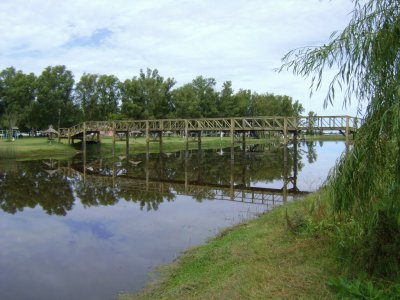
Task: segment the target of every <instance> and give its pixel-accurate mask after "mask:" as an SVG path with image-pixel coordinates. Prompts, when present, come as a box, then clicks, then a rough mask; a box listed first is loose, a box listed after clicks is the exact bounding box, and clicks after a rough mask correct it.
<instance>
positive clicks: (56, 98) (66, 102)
mask: <svg viewBox="0 0 400 300" xmlns="http://www.w3.org/2000/svg"><path fill="white" fill-rule="evenodd" d="M73 86H74V77H73V75H72V72H71V71H69V70H67V69H66V67H65V66H55V67H50V66H49V67H47V68H46V69H45V70H44V71H43V72H42V74H41V75H40V76H39V77H38V79H37V81H36V101H35V102H34V103H33V105H32V110H31V116H32V127H33V128H40V129H43V128H47V127H48V126H49V125H53V126H54V127H58V123H59V122H60V126H61V127H67V126H72V125H73V124H74V123H76V122H77V121H78V118H79V111H78V107H77V105H75V103H74V101H73V97H72V91H73Z"/></svg>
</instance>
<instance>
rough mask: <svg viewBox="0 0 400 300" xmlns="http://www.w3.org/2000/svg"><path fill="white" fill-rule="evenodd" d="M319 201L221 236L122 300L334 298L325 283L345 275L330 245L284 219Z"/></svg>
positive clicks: (294, 205)
mask: <svg viewBox="0 0 400 300" xmlns="http://www.w3.org/2000/svg"><path fill="white" fill-rule="evenodd" d="M319 195H320V192H315V193H313V194H310V195H308V196H307V197H305V198H303V199H300V200H298V201H296V202H291V203H287V204H285V205H282V206H279V207H275V208H273V209H272V210H271V211H268V212H265V213H263V214H260V215H259V216H257V217H256V218H255V219H252V220H250V221H246V222H244V223H240V224H238V225H235V226H233V227H230V228H227V229H225V230H223V231H222V232H221V233H219V234H218V235H217V236H216V237H214V238H211V239H210V240H209V241H207V242H206V243H205V244H204V245H201V246H198V247H195V248H191V249H188V250H185V251H184V252H183V253H182V254H181V255H180V256H179V257H178V259H177V260H176V261H175V262H172V263H170V264H167V265H165V266H160V267H158V268H157V269H156V271H155V272H156V273H157V274H159V275H160V277H161V278H160V279H159V280H158V281H155V282H149V283H148V284H147V285H146V286H145V287H144V289H142V290H141V291H140V292H139V293H137V294H129V293H124V294H120V295H119V298H118V299H120V300H130V299H265V298H272V299H275V298H278V299H281V298H285V299H292V298H296V299H298V298H305V299H322V298H324V299H326V298H332V297H333V292H332V291H331V289H330V288H329V287H328V285H327V284H326V283H327V281H328V279H329V278H331V277H337V276H339V275H340V271H341V270H339V267H338V265H337V262H336V260H335V259H334V256H333V255H332V253H331V248H330V247H329V243H330V242H329V239H327V238H324V237H320V238H318V239H316V238H313V237H310V236H305V235H304V236H299V235H295V234H293V233H292V232H291V231H290V230H289V229H288V225H287V221H286V217H285V216H286V214H288V215H289V218H296V217H297V216H298V215H306V214H307V212H308V211H309V209H310V207H311V206H312V205H314V203H315V201H316V199H317V198H319Z"/></svg>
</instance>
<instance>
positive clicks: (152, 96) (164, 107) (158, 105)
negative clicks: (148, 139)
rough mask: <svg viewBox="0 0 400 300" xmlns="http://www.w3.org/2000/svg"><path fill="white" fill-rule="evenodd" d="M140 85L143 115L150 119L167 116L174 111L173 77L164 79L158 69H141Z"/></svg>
mask: <svg viewBox="0 0 400 300" xmlns="http://www.w3.org/2000/svg"><path fill="white" fill-rule="evenodd" d="M138 81H139V86H140V97H141V101H140V102H141V103H143V106H144V115H143V117H144V118H146V119H148V118H151V119H160V118H166V117H167V116H168V114H169V113H170V112H171V111H172V108H173V104H172V95H171V89H172V87H173V86H174V85H175V80H174V79H173V78H167V79H166V80H164V78H163V77H162V76H160V74H159V73H158V70H157V69H154V70H151V69H147V71H146V73H144V72H143V70H140V74H139V78H138Z"/></svg>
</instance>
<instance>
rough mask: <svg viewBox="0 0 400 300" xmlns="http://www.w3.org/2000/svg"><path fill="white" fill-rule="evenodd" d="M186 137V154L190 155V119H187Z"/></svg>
mask: <svg viewBox="0 0 400 300" xmlns="http://www.w3.org/2000/svg"><path fill="white" fill-rule="evenodd" d="M185 138H186V143H185V156H186V157H188V156H189V121H188V120H185Z"/></svg>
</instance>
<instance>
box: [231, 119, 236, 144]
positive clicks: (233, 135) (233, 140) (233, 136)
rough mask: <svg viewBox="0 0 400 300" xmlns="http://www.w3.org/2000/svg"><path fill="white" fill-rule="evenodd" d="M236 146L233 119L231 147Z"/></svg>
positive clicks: (232, 121) (233, 120) (233, 122)
mask: <svg viewBox="0 0 400 300" xmlns="http://www.w3.org/2000/svg"><path fill="white" fill-rule="evenodd" d="M233 146H235V119H233V118H232V119H231V147H233Z"/></svg>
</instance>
